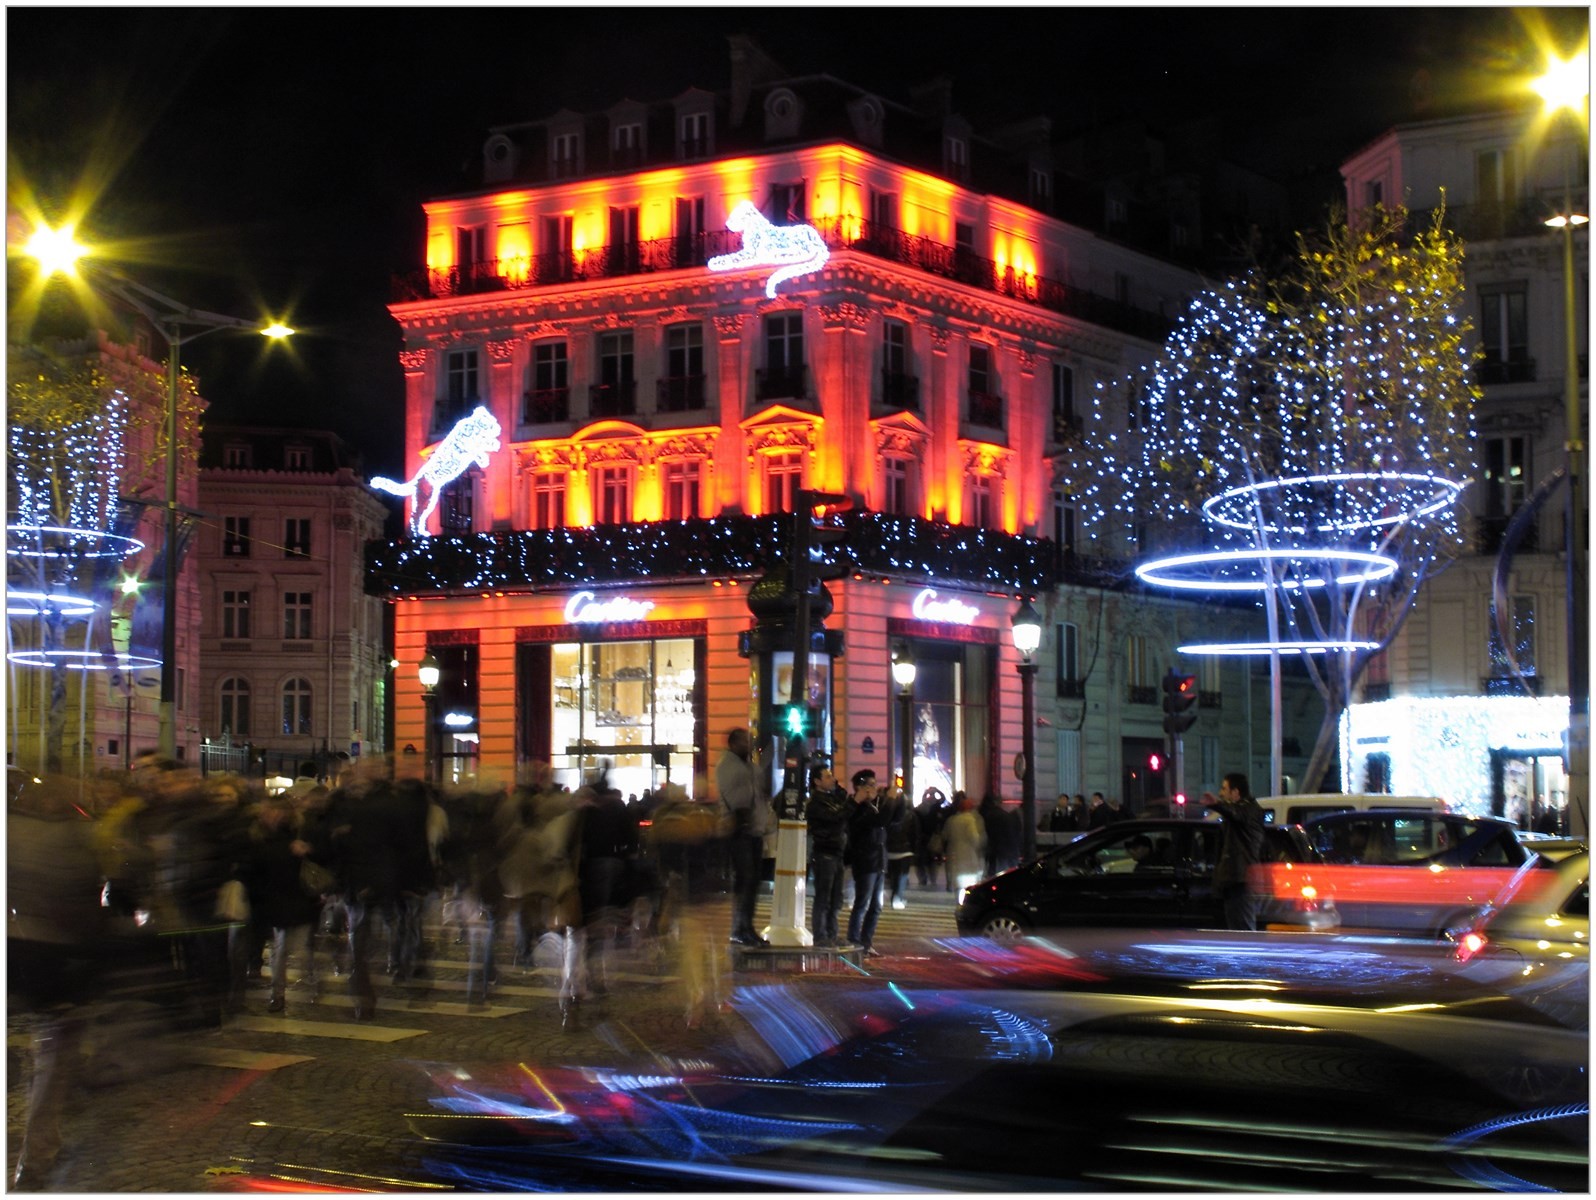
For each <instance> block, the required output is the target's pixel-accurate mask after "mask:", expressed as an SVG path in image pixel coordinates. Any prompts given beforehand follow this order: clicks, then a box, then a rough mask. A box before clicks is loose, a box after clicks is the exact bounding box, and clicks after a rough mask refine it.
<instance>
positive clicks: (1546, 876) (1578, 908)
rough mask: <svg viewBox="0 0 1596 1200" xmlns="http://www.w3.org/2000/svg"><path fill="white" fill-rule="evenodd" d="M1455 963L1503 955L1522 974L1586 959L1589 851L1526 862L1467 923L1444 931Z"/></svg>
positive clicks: (1587, 947) (1588, 924)
mask: <svg viewBox="0 0 1596 1200" xmlns="http://www.w3.org/2000/svg"><path fill="white" fill-rule="evenodd" d="M1447 936H1448V937H1449V938H1450V939H1451V941H1452V943H1453V944H1454V945H1455V946H1456V947H1457V958H1458V961H1459V962H1469V961H1471V960H1474V959H1478V958H1485V957H1492V956H1494V957H1503V958H1508V959H1510V960H1512V961H1515V962H1518V963H1521V964H1522V965H1523V967H1524V968H1525V970H1531V969H1534V968H1537V967H1539V966H1541V965H1543V964H1545V963H1548V962H1550V961H1552V960H1574V961H1577V962H1585V963H1588V962H1589V961H1590V852H1589V851H1588V850H1580V851H1577V852H1575V853H1572V854H1569V855H1567V856H1565V857H1563V858H1560V859H1558V860H1556V861H1555V862H1554V863H1553V864H1552V866H1551V867H1550V868H1547V867H1545V866H1544V865H1543V864H1541V863H1534V862H1529V863H1525V864H1524V865H1523V866H1522V867H1520V868H1519V869H1518V871H1517V872H1515V873H1514V875H1513V878H1512V879H1510V880H1509V881H1508V883H1507V886H1505V887H1504V888H1503V889H1502V890H1501V891H1500V892H1499V893H1497V895H1496V896H1495V897H1494V898H1493V899H1492V900H1491V902H1490V903H1489V904H1486V905H1484V906H1482V907H1481V908H1480V910H1479V911H1478V912H1477V913H1475V914H1474V916H1473V917H1472V919H1470V920H1469V921H1468V922H1466V923H1465V924H1462V925H1459V926H1457V927H1455V928H1453V929H1450V930H1448V931H1447Z"/></svg>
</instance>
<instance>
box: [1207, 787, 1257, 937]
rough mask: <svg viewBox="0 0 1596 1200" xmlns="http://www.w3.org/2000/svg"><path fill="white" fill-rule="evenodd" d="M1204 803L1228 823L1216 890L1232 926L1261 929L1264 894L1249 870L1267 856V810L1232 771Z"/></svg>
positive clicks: (1215, 867)
mask: <svg viewBox="0 0 1596 1200" xmlns="http://www.w3.org/2000/svg"><path fill="white" fill-rule="evenodd" d="M1202 802H1203V805H1204V806H1205V807H1208V808H1212V809H1213V810H1214V811H1216V812H1217V813H1218V814H1219V816H1220V818H1221V819H1222V820H1223V821H1224V822H1225V841H1224V844H1223V845H1222V846H1221V847H1220V849H1219V861H1218V862H1217V863H1215V864H1214V890H1215V891H1217V892H1218V893H1219V895H1220V897H1221V898H1222V899H1223V900H1224V903H1225V925H1226V927H1227V928H1229V929H1257V928H1258V909H1259V907H1260V906H1261V902H1262V897H1260V896H1259V895H1258V894H1257V893H1256V892H1254V891H1252V889H1251V888H1250V887H1249V886H1248V883H1247V872H1248V869H1249V868H1251V867H1253V866H1256V865H1257V863H1258V862H1259V861H1260V859H1261V858H1262V856H1263V837H1264V818H1263V809H1262V808H1261V807H1259V805H1258V801H1256V800H1254V799H1253V798H1252V787H1251V786H1250V785H1249V784H1248V782H1247V777H1246V776H1245V775H1242V774H1240V773H1239V772H1232V773H1231V774H1229V775H1226V776H1225V777H1224V778H1223V779H1221V780H1220V781H1219V795H1218V796H1217V797H1216V796H1215V795H1214V794H1213V793H1212V792H1204V793H1203V795H1202Z"/></svg>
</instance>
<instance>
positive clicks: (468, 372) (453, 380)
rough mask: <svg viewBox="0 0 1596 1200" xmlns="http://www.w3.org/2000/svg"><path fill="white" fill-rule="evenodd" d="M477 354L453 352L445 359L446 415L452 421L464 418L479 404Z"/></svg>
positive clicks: (472, 352) (471, 351) (473, 351)
mask: <svg viewBox="0 0 1596 1200" xmlns="http://www.w3.org/2000/svg"><path fill="white" fill-rule="evenodd" d="M478 396H479V391H478V388H477V352H476V351H475V350H451V351H449V353H448V355H447V356H446V357H445V359H444V414H445V416H447V417H448V418H450V419H453V418H456V417H461V416H464V415H465V413H466V410H467V409H469V408H470V407H471V406H472V405H474V404H476V403H477V400H478Z"/></svg>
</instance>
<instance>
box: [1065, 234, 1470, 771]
mask: <svg viewBox="0 0 1596 1200" xmlns="http://www.w3.org/2000/svg"><path fill="white" fill-rule="evenodd" d="M1443 219H1444V212H1438V213H1437V214H1436V217H1435V218H1434V220H1433V222H1432V223H1431V224H1429V225H1428V226H1426V227H1425V228H1422V229H1419V230H1410V229H1409V227H1408V217H1407V213H1406V212H1405V211H1403V210H1401V209H1396V210H1386V209H1384V208H1381V207H1376V208H1374V209H1371V210H1369V211H1367V212H1364V213H1361V214H1359V220H1358V221H1357V222H1356V223H1355V224H1348V223H1346V222H1345V221H1342V220H1340V219H1339V218H1338V219H1334V220H1332V221H1331V223H1330V224H1329V225H1328V227H1327V228H1326V229H1325V230H1324V231H1322V232H1319V233H1317V234H1315V235H1314V236H1312V237H1308V236H1300V237H1299V239H1298V246H1297V250H1296V253H1295V254H1294V255H1293V256H1292V258H1291V259H1290V261H1289V262H1288V263H1287V264H1286V265H1285V266H1284V267H1283V268H1282V269H1280V270H1279V271H1278V272H1274V273H1268V272H1265V271H1264V270H1262V269H1259V268H1255V269H1254V270H1252V271H1251V272H1249V273H1248V274H1247V275H1245V276H1244V277H1242V278H1240V279H1237V280H1233V281H1231V282H1229V283H1227V284H1225V285H1224V286H1222V287H1218V288H1215V289H1211V290H1209V291H1206V292H1204V293H1203V294H1201V295H1200V296H1199V297H1198V298H1197V299H1196V300H1195V301H1194V302H1193V304H1192V306H1191V308H1190V310H1189V311H1188V313H1187V314H1186V316H1185V318H1184V319H1183V320H1182V321H1181V322H1180V324H1179V325H1178V326H1177V328H1176V329H1175V331H1174V332H1173V333H1172V334H1171V335H1170V337H1169V338H1168V340H1167V341H1166V342H1165V344H1164V348H1163V351H1162V353H1161V354H1160V356H1159V357H1158V359H1157V361H1156V362H1155V363H1154V364H1153V365H1152V366H1151V367H1150V368H1149V369H1148V370H1147V371H1145V372H1144V373H1143V374H1142V375H1140V376H1139V377H1137V378H1135V379H1133V380H1130V381H1127V382H1126V383H1125V384H1123V385H1121V386H1118V387H1112V388H1099V390H1098V393H1097V396H1096V398H1095V403H1094V409H1093V412H1092V414H1091V417H1090V420H1089V422H1088V426H1087V428H1086V430H1085V431H1084V435H1083V450H1084V452H1085V453H1084V454H1083V455H1082V459H1081V461H1082V462H1083V463H1087V464H1091V470H1092V474H1091V477H1090V478H1088V479H1086V480H1083V481H1081V483H1082V486H1081V487H1080V489H1079V491H1080V494H1081V497H1082V509H1083V515H1084V516H1085V517H1086V520H1087V526H1088V533H1089V536H1091V537H1093V538H1095V539H1097V540H1098V541H1099V542H1100V544H1104V545H1105V549H1108V550H1110V551H1116V550H1118V549H1119V548H1120V547H1121V545H1128V546H1129V547H1130V548H1131V549H1132V551H1133V553H1134V554H1136V555H1137V556H1138V557H1143V558H1145V557H1150V556H1151V555H1153V554H1155V553H1157V554H1163V553H1174V552H1177V551H1191V550H1198V549H1212V550H1215V551H1238V552H1240V551H1252V552H1253V553H1252V554H1250V555H1249V554H1245V553H1237V554H1235V555H1234V557H1233V559H1232V560H1230V561H1227V562H1224V563H1218V562H1216V563H1215V564H1214V565H1213V567H1212V570H1211V574H1210V578H1211V580H1212V582H1213V583H1214V584H1215V585H1216V586H1219V587H1223V586H1225V585H1226V584H1232V585H1235V584H1237V583H1241V582H1245V581H1247V580H1249V579H1250V580H1254V581H1259V582H1260V586H1261V587H1262V586H1265V585H1267V583H1268V582H1269V581H1272V582H1273V584H1274V586H1275V587H1276V588H1277V589H1279V590H1277V591H1276V595H1277V596H1279V597H1281V598H1282V603H1281V604H1280V605H1279V620H1280V625H1281V627H1280V629H1279V634H1280V637H1281V640H1290V641H1297V642H1313V643H1339V642H1349V641H1354V640H1366V641H1368V642H1372V643H1373V645H1372V646H1365V647H1363V648H1359V649H1351V650H1340V651H1330V652H1327V653H1324V654H1322V655H1314V654H1304V655H1303V656H1302V657H1303V659H1304V662H1305V664H1306V666H1307V668H1308V671H1309V674H1310V676H1311V677H1312V678H1313V680H1314V682H1315V684H1316V686H1318V688H1319V690H1320V692H1321V694H1323V696H1324V697H1325V701H1326V705H1327V709H1328V715H1327V719H1326V722H1325V725H1324V727H1323V728H1322V729H1321V731H1320V736H1319V739H1318V742H1317V744H1316V746H1315V751H1314V755H1313V758H1312V760H1311V761H1310V764H1309V767H1308V770H1307V772H1306V777H1305V779H1304V781H1303V787H1304V788H1305V789H1306V790H1312V789H1313V787H1315V786H1317V785H1318V784H1319V781H1320V780H1321V779H1322V777H1323V774H1324V772H1325V768H1326V767H1327V766H1328V765H1329V764H1330V762H1331V757H1332V752H1333V746H1334V738H1335V732H1336V726H1337V721H1338V719H1339V716H1340V713H1341V711H1342V710H1343V708H1344V707H1345V705H1346V704H1347V702H1348V701H1349V699H1350V697H1351V696H1352V693H1353V687H1354V685H1355V684H1356V682H1357V680H1358V678H1359V677H1360V676H1361V674H1362V672H1363V670H1364V668H1365V667H1366V665H1367V663H1368V661H1369V659H1370V658H1371V657H1373V655H1375V654H1377V653H1379V652H1380V650H1381V649H1383V648H1384V647H1385V645H1387V644H1388V643H1389V642H1390V639H1391V638H1392V637H1393V636H1394V635H1395V634H1396V632H1397V631H1398V630H1399V629H1400V628H1401V626H1402V623H1403V621H1404V620H1405V619H1406V617H1407V615H1408V613H1409V612H1410V611H1411V609H1412V606H1413V604H1414V601H1415V599H1416V598H1417V595H1418V592H1419V589H1420V588H1421V587H1422V586H1423V584H1424V581H1425V580H1426V579H1427V578H1429V577H1430V576H1431V575H1433V574H1435V573H1436V572H1437V571H1439V570H1442V569H1444V567H1445V566H1446V565H1447V564H1448V563H1449V562H1450V561H1451V560H1452V558H1453V557H1454V556H1455V555H1456V554H1457V552H1458V551H1459V550H1461V548H1462V535H1461V531H1460V525H1459V521H1458V512H1457V508H1456V505H1455V504H1454V503H1453V501H1454V500H1455V499H1456V498H1457V495H1458V493H1459V491H1460V490H1461V486H1462V484H1463V483H1464V482H1466V481H1467V480H1469V479H1471V478H1473V476H1474V473H1475V433H1474V406H1475V404H1476V402H1477V400H1478V397H1479V392H1478V389H1477V388H1476V387H1475V385H1474V384H1473V382H1472V380H1471V377H1470V370H1469V368H1470V355H1469V353H1468V352H1467V351H1466V350H1465V349H1464V339H1465V336H1466V334H1467V332H1468V328H1469V326H1468V322H1467V321H1466V320H1465V319H1464V318H1463V317H1462V315H1461V312H1462V307H1461V303H1462V298H1463V248H1462V245H1461V243H1459V242H1458V240H1457V239H1456V238H1455V237H1454V236H1453V235H1452V234H1451V233H1449V232H1448V231H1447V230H1446V229H1445V228H1444V226H1443V224H1442V221H1443ZM1122 401H1123V403H1122ZM1295 549H1300V550H1303V551H1304V554H1303V556H1302V557H1301V558H1298V559H1294V558H1291V557H1290V556H1289V555H1283V554H1282V552H1284V551H1290V550H1295ZM1338 552H1351V553H1354V554H1370V553H1376V554H1380V555H1384V556H1386V557H1389V558H1391V559H1395V560H1396V562H1397V563H1398V564H1399V567H1400V569H1399V570H1398V571H1397V572H1396V574H1395V576H1394V577H1392V578H1390V579H1387V580H1384V581H1382V582H1379V583H1370V584H1367V585H1360V584H1358V583H1356V582H1353V583H1350V584H1349V583H1348V582H1347V581H1348V580H1349V579H1356V578H1357V572H1348V571H1347V569H1346V563H1345V561H1344V560H1342V559H1341V558H1339V557H1338ZM1271 554H1273V555H1281V557H1273V558H1271V557H1266V556H1267V555H1271ZM1354 635H1357V637H1356V638H1355V636H1354Z"/></svg>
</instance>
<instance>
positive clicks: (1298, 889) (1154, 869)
mask: <svg viewBox="0 0 1596 1200" xmlns="http://www.w3.org/2000/svg"><path fill="white" fill-rule="evenodd" d="M1224 837H1225V829H1224V823H1223V822H1221V821H1218V820H1203V821H1191V820H1180V819H1141V820H1134V821H1121V822H1118V823H1116V824H1114V825H1109V826H1105V827H1104V828H1102V829H1097V830H1094V831H1092V832H1090V833H1086V834H1083V835H1081V836H1080V837H1078V838H1076V839H1075V840H1074V841H1072V842H1070V843H1069V844H1068V845H1066V846H1060V847H1058V848H1057V849H1055V850H1052V851H1050V852H1048V853H1045V854H1043V855H1042V856H1041V857H1039V858H1037V859H1036V860H1035V861H1033V862H1031V863H1027V864H1025V865H1024V866H1020V867H1016V868H1015V869H1014V870H1012V871H1006V872H1004V873H1003V874H1001V875H996V876H994V877H992V878H991V879H984V880H982V881H981V882H980V883H977V884H975V885H973V886H972V887H969V888H966V889H965V891H964V895H963V897H962V898H961V900H960V903H959V910H958V914H957V918H958V923H959V932H960V933H964V934H979V935H983V936H986V937H1000V938H1012V937H1019V936H1022V935H1024V934H1027V933H1030V932H1031V931H1033V930H1037V929H1048V928H1057V927H1063V926H1085V925H1093V926H1123V927H1141V928H1174V927H1184V928H1191V929H1217V928H1223V927H1224V924H1225V919H1224V910H1223V905H1222V903H1221V900H1220V898H1219V895H1218V894H1217V893H1216V892H1215V891H1214V864H1215V863H1216V862H1218V860H1219V851H1220V847H1221V846H1222V845H1223V844H1224ZM1263 857H1264V865H1263V866H1262V868H1260V878H1258V879H1256V880H1255V881H1254V883H1255V886H1257V887H1258V888H1259V890H1261V891H1263V892H1264V894H1265V895H1266V897H1268V899H1266V901H1265V906H1264V912H1263V914H1262V921H1263V923H1264V924H1267V925H1270V926H1276V925H1283V926H1288V927H1290V928H1293V929H1299V930H1300V929H1310V930H1315V931H1318V930H1324V929H1331V928H1334V927H1335V926H1336V924H1337V923H1338V922H1337V919H1336V915H1335V906H1334V904H1333V902H1331V901H1329V900H1328V899H1327V898H1321V897H1320V896H1319V894H1318V891H1317V890H1316V888H1315V887H1314V883H1313V878H1312V867H1313V864H1314V862H1315V861H1316V856H1315V855H1314V853H1313V850H1312V849H1311V848H1310V846H1309V845H1308V842H1307V839H1305V838H1304V837H1303V834H1302V830H1301V829H1300V828H1298V827H1297V826H1295V825H1271V826H1267V827H1265V829H1264V854H1263Z"/></svg>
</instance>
